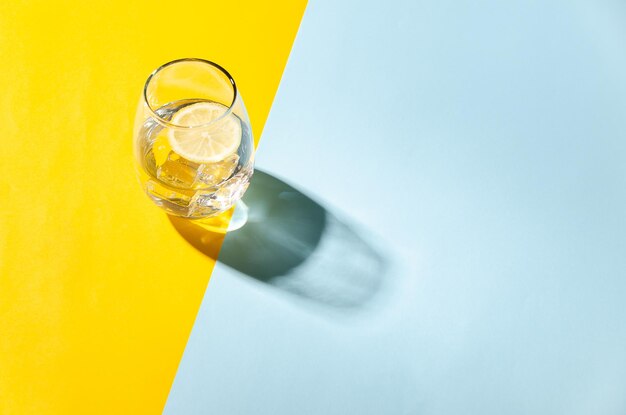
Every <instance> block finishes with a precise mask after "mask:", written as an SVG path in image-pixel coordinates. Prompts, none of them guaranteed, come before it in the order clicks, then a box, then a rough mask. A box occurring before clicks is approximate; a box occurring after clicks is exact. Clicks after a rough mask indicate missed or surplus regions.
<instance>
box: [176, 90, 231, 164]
mask: <svg viewBox="0 0 626 415" xmlns="http://www.w3.org/2000/svg"><path fill="white" fill-rule="evenodd" d="M226 111H228V108H226V107H225V106H223V105H221V104H218V103H215V102H197V103H195V104H191V105H187V106H186V107H183V108H181V109H180V110H179V111H178V112H176V113H175V114H174V116H173V117H172V120H171V122H172V123H174V124H176V125H180V126H184V127H190V126H196V125H202V124H208V123H210V122H211V121H214V120H216V119H217V118H219V117H221V116H222V115H224V113H225V112H226ZM169 142H170V145H171V146H172V150H174V151H175V152H176V153H178V154H179V155H180V156H182V157H184V158H186V159H187V160H191V161H194V162H196V163H215V162H218V161H221V160H224V159H225V158H226V157H228V156H230V155H231V154H233V153H235V152H236V151H237V149H238V148H239V144H241V122H240V121H239V118H237V117H236V116H235V115H234V114H232V113H230V114H228V115H226V116H225V117H224V118H222V119H221V120H219V121H218V122H216V123H215V125H210V126H208V127H202V128H200V127H198V128H193V129H189V130H186V129H172V130H170V134H169Z"/></svg>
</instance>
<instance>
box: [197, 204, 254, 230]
mask: <svg viewBox="0 0 626 415" xmlns="http://www.w3.org/2000/svg"><path fill="white" fill-rule="evenodd" d="M247 221H248V206H247V205H246V204H245V203H244V202H243V201H241V200H239V201H238V202H237V203H235V206H234V207H232V208H230V209H228V210H227V211H226V212H224V213H221V214H219V215H217V216H211V217H209V218H203V219H194V220H192V222H193V223H194V224H196V225H199V226H201V227H202V228H204V229H206V230H208V231H211V232H217V233H226V232H232V231H236V230H237V229H239V228H241V227H242V226H243V225H245V224H246V222H247Z"/></svg>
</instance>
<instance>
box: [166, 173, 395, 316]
mask: <svg viewBox="0 0 626 415" xmlns="http://www.w3.org/2000/svg"><path fill="white" fill-rule="evenodd" d="M243 200H244V202H245V203H246V204H247V205H248V208H249V212H248V214H249V216H248V222H247V223H246V224H245V225H244V226H243V227H242V228H241V229H238V230H235V231H231V232H229V233H227V234H226V236H225V237H224V235H221V234H216V233H213V232H210V231H207V230H205V229H203V228H201V227H200V226H199V225H196V224H194V223H193V221H189V220H186V219H181V218H176V217H170V221H171V222H172V224H173V225H174V227H175V228H176V230H177V231H178V232H179V233H180V234H181V235H182V236H183V237H184V238H185V239H186V240H187V241H188V242H189V243H190V244H191V245H193V246H194V247H196V248H197V249H199V250H200V251H201V252H203V253H204V254H205V255H208V256H210V257H211V258H214V259H217V260H218V261H219V262H222V263H224V264H226V265H228V266H229V267H231V268H233V269H235V270H237V271H239V272H240V273H242V274H244V275H247V276H248V277H251V278H254V279H255V280H258V281H260V282H263V283H265V284H268V285H270V286H273V287H275V288H278V289H280V290H283V291H286V292H289V293H291V294H294V295H295V296H297V297H300V298H305V299H308V300H311V301H313V302H315V303H319V304H323V305H327V306H331V307H334V308H344V309H348V308H358V307H360V306H362V305H364V304H365V303H366V302H367V301H369V300H370V299H371V298H372V297H373V296H374V294H376V292H377V291H379V289H380V287H381V283H382V280H383V278H384V276H385V274H386V270H387V263H386V261H385V260H384V258H383V256H382V255H381V254H380V253H379V252H378V251H377V250H376V249H374V248H373V247H372V245H371V244H369V243H368V242H367V241H366V240H365V239H364V238H363V237H362V236H361V235H359V233H357V232H356V231H355V230H354V229H353V228H352V227H351V226H350V225H348V224H347V223H345V222H343V221H342V220H340V219H338V218H337V217H336V216H335V215H333V214H332V213H331V212H329V211H328V210H327V209H325V208H324V207H323V206H322V205H320V204H319V203H317V202H316V201H314V200H313V199H311V198H310V197H308V196H307V195H305V194H304V193H302V192H300V191H298V190H297V189H295V188H294V187H292V186H291V185H289V184H287V183H285V182H283V181H282V180H280V179H277V178H276V177H273V176H272V175H270V174H268V173H265V172H263V171H261V170H256V171H255V173H254V176H253V179H252V182H251V184H250V187H249V188H248V191H247V192H246V194H245V195H244V197H243ZM222 238H224V239H223V244H222V247H221V250H220V251H219V256H218V257H217V258H216V256H217V255H218V249H216V246H217V247H219V242H220V239H222Z"/></svg>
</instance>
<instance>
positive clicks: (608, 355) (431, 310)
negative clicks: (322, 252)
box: [165, 0, 626, 415]
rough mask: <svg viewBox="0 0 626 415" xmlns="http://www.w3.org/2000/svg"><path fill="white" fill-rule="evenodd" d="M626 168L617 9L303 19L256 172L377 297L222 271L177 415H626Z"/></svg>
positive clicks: (428, 4)
mask: <svg viewBox="0 0 626 415" xmlns="http://www.w3.org/2000/svg"><path fill="white" fill-rule="evenodd" d="M243 92H244V97H245V91H243ZM625 162H626V3H624V2H621V1H586V2H585V1H561V2H559V1H505V2H501V1H491V2H487V1H471V2H470V1H449V0H445V1H409V0H405V1H384V2H362V1H330V0H319V1H316V0H311V1H310V3H309V5H308V9H307V11H306V13H305V16H304V19H303V21H302V25H301V28H300V32H299V34H298V37H297V39H296V41H295V43H294V47H293V51H292V54H291V57H290V60H289V63H288V65H287V68H286V70H285V73H284V77H283V79H282V83H281V87H280V89H279V91H278V94H277V97H276V100H275V103H274V106H273V108H272V112H271V115H270V117H269V120H268V124H267V126H266V129H265V132H264V134H263V138H262V140H261V146H260V149H259V152H258V163H257V164H258V166H260V167H261V168H264V169H265V170H266V171H268V172H270V173H272V174H274V175H276V176H277V177H280V178H282V179H283V180H285V181H287V182H288V183H290V184H292V185H293V186H294V187H296V188H298V189H299V190H300V191H302V192H303V193H305V194H307V195H308V196H309V197H311V198H312V199H314V200H316V201H318V202H319V203H320V204H322V205H323V206H324V207H325V208H326V209H328V211H329V212H332V213H333V214H334V215H336V216H337V217H339V218H343V219H345V220H346V221H348V222H349V223H351V224H353V225H354V229H356V230H357V231H358V232H359V233H360V234H361V235H364V237H366V238H368V240H369V241H371V242H372V244H374V245H375V246H376V247H377V249H379V251H380V252H381V254H383V255H384V257H385V259H386V261H388V268H387V272H386V273H385V275H384V277H383V278H384V280H383V284H382V285H381V288H380V290H379V292H378V293H377V294H376V296H375V297H374V298H373V299H372V301H370V302H368V303H366V304H364V305H362V306H361V307H359V308H358V310H352V311H350V312H349V313H344V312H342V311H337V310H334V309H332V307H325V306H324V305H320V304H316V303H315V302H311V301H307V300H304V299H302V298H301V297H298V296H295V295H293V294H291V293H289V292H286V291H285V290H281V289H280V288H278V287H275V286H270V285H268V284H264V283H262V282H259V281H256V280H254V279H251V278H248V277H245V276H243V275H241V274H239V273H237V272H236V271H233V270H232V269H230V268H229V267H227V266H225V265H218V267H217V268H216V269H215V271H214V273H213V276H212V279H211V283H210V285H209V288H208V290H207V293H206V295H205V298H204V302H203V304H202V308H201V310H200V313H199V315H198V318H197V321H196V324H195V326H194V329H193V333H192V335H191V338H190V340H189V343H188V345H187V349H186V351H185V354H184V357H183V359H182V362H181V364H180V367H179V370H178V374H177V376H176V380H175V382H174V385H173V388H172V390H171V393H170V396H169V400H168V403H167V406H166V410H165V413H166V414H271V415H293V414H299V415H305V414H325V415H334V414H337V415H340V414H360V415H368V414H372V415H374V414H407V415H408V414H410V415H414V414H415V415H417V414H424V415H425V414H441V415H444V414H446V415H447V414H455V415H457V414H481V415H486V414H507V415H512V414H533V415H540V414H568V415H575V414H594V415H595V414H603V415H610V414H614V415H621V414H624V413H626V305H625V304H626V163H625ZM242 255H245V253H242ZM320 278H322V279H324V278H326V279H328V278H332V275H320Z"/></svg>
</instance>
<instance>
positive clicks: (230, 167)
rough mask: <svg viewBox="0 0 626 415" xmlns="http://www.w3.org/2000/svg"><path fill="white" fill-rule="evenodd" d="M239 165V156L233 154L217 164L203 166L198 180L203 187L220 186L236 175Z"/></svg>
mask: <svg viewBox="0 0 626 415" xmlns="http://www.w3.org/2000/svg"><path fill="white" fill-rule="evenodd" d="M238 163H239V156H238V155H237V154H231V155H230V156H228V157H226V158H225V159H223V160H221V161H218V162H217V163H207V164H203V165H202V168H201V170H200V172H199V174H198V176H197V178H196V180H197V181H198V182H199V184H201V185H203V186H209V187H211V186H215V185H218V184H220V183H221V182H223V181H224V180H227V179H228V178H229V177H230V176H231V175H232V174H233V173H234V171H235V169H236V168H237V164H238Z"/></svg>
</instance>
